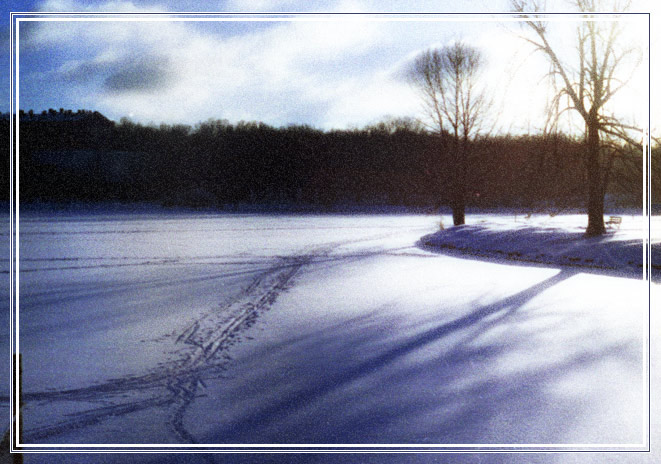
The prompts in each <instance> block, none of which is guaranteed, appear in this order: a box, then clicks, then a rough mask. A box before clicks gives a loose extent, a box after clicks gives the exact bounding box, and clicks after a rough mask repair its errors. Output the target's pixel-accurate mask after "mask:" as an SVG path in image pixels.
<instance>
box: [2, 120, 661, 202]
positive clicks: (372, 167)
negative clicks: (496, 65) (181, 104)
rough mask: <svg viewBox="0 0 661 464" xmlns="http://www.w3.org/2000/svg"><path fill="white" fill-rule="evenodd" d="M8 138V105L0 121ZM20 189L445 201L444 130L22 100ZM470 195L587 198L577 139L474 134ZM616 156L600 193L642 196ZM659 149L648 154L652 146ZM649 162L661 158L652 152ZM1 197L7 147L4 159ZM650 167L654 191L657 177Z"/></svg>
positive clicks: (633, 168)
mask: <svg viewBox="0 0 661 464" xmlns="http://www.w3.org/2000/svg"><path fill="white" fill-rule="evenodd" d="M0 123H1V124H2V125H3V127H2V130H1V131H0V132H1V133H2V137H3V139H4V140H3V141H2V142H3V143H4V144H5V145H4V146H6V147H9V143H10V138H9V136H10V125H9V115H5V117H4V118H3V119H2V120H1V121H0ZM18 135H19V136H20V139H19V140H20V154H19V156H20V164H19V166H20V201H21V203H26V204H29V203H34V202H54V203H67V202H122V203H134V202H148V203H155V204H161V205H164V206H186V207H213V208H224V209H232V208H235V207H240V206H242V205H244V206H245V205H260V206H262V207H264V208H268V209H274V210H278V209H290V210H318V211H333V210H335V209H337V208H341V207H346V206H351V207H366V208H371V207H382V206H401V207H415V208H424V209H426V210H428V211H430V212H431V211H435V210H437V209H438V208H439V207H442V206H445V205H447V204H448V201H449V198H448V190H449V189H448V186H449V185H450V183H451V178H450V175H451V174H450V173H451V172H452V171H453V170H452V166H451V164H450V163H451V157H450V156H449V151H450V150H449V147H450V144H451V143H452V140H451V137H450V136H449V135H445V134H443V135H438V134H433V133H429V132H427V131H425V130H424V129H423V128H422V127H420V126H419V125H418V124H415V123H413V122H412V121H408V120H397V119H390V120H387V121H384V122H381V123H378V124H375V125H372V126H369V127H365V128H361V129H352V130H332V131H321V130H318V129H314V128H311V127H308V126H289V127H281V128H275V127H271V126H268V125H265V124H262V123H257V122H239V123H237V124H230V123H229V122H227V121H219V120H210V121H207V122H204V123H200V124H197V125H196V126H195V127H190V126H184V125H160V126H152V125H148V126H145V125H140V124H136V123H133V122H131V121H129V120H127V119H123V120H122V121H121V122H120V123H115V122H112V121H110V120H108V119H106V118H105V117H104V116H103V115H101V114H100V113H98V112H91V111H78V112H75V113H74V112H72V111H65V110H63V109H61V110H59V111H56V110H50V111H49V112H46V111H44V112H43V113H41V114H35V113H33V112H32V111H30V112H28V113H24V112H21V118H20V134H18ZM472 143H473V146H472V147H471V159H470V160H468V161H469V166H470V170H469V172H468V179H467V205H468V206H473V207H475V206H478V207H515V208H521V210H522V212H527V213H530V212H545V213H547V212H548V213H550V214H554V213H558V212H562V211H563V210H568V209H570V208H577V207H581V206H583V205H584V202H585V197H586V191H585V185H586V182H585V177H586V170H585V167H584V165H583V159H584V157H583V156H582V155H583V151H584V149H585V148H584V144H583V143H582V141H581V140H579V139H573V138H570V137H568V136H565V135H562V134H556V135H547V136H541V135H539V136H491V137H482V138H480V139H477V140H476V141H474V142H472ZM624 153H625V154H621V155H620V156H618V157H617V158H616V159H615V162H614V163H613V166H612V168H611V174H610V176H609V179H610V180H609V183H608V189H607V205H610V206H641V205H642V182H643V177H642V176H643V174H642V166H643V164H642V156H641V154H640V153H638V152H636V151H634V150H628V151H626V150H625V152H624ZM660 154H661V153H660V152H659V150H658V149H656V150H655V151H654V154H653V156H654V158H655V159H658V158H659V156H660ZM654 164H655V166H656V171H658V165H659V163H658V162H657V163H654ZM3 169H4V170H5V173H3V174H4V175H3V179H4V182H5V184H6V185H5V186H4V187H3V189H2V191H3V192H4V193H3V195H4V200H8V199H9V190H10V188H9V177H10V172H9V169H10V166H9V158H6V162H5V163H4V164H3ZM652 178H653V181H654V182H653V184H654V186H653V196H654V197H655V198H658V196H657V195H658V193H659V185H660V184H661V182H660V179H661V176H659V173H658V172H655V173H654V174H653V176H652Z"/></svg>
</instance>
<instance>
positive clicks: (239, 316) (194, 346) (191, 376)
mask: <svg viewBox="0 0 661 464" xmlns="http://www.w3.org/2000/svg"><path fill="white" fill-rule="evenodd" d="M396 233H397V232H396V231H394V232H393V231H389V232H386V233H380V234H376V235H371V234H370V235H369V236H368V237H365V238H360V239H353V240H343V241H337V242H331V243H326V244H324V245H322V246H317V247H312V248H309V249H303V250H301V252H300V253H297V254H294V255H292V256H285V257H277V258H276V259H275V261H274V260H273V258H271V260H270V262H271V263H270V266H268V265H267V261H265V260H263V259H260V260H257V261H255V260H254V258H253V260H252V261H242V260H237V261H229V262H228V261H224V262H223V263H226V264H247V263H253V264H258V265H260V267H259V268H257V272H259V274H258V275H257V276H256V277H255V278H254V279H253V280H252V281H251V283H250V284H249V285H248V286H247V287H245V288H244V289H243V290H242V291H241V292H240V293H239V294H238V295H236V296H235V297H234V298H233V299H232V300H230V301H229V302H227V303H225V304H222V305H219V306H218V307H216V308H214V309H212V310H209V311H207V312H206V313H204V314H202V315H201V316H200V317H199V318H198V319H196V320H195V321H194V322H192V323H191V324H189V325H188V327H186V328H185V329H184V330H183V331H180V332H179V333H176V332H175V333H171V334H169V335H167V336H166V337H165V340H159V341H165V342H166V343H167V342H170V343H172V345H173V352H172V353H173V355H174V356H172V358H173V359H170V360H169V361H168V362H167V363H161V364H160V365H158V366H157V367H156V368H155V369H153V370H151V371H150V372H147V373H145V374H144V375H139V376H130V377H124V378H117V379H111V380H108V381H106V382H104V383H101V384H97V385H91V386H88V387H84V388H77V389H71V390H64V391H43V392H24V393H23V397H22V400H23V403H24V405H27V404H30V405H31V406H32V405H37V407H39V405H52V404H54V403H57V402H68V403H72V402H79V403H81V404H83V403H101V404H102V405H101V406H99V407H96V408H92V409H84V410H82V411H80V412H75V413H69V414H66V415H65V417H66V418H65V419H63V420H60V421H59V422H56V423H52V424H48V425H43V426H39V427H34V428H29V429H26V430H24V432H23V440H24V441H25V442H28V443H29V442H38V441H44V440H47V439H49V438H51V437H54V436H57V435H60V434H63V433H67V432H71V431H72V430H76V429H80V428H84V427H88V426H92V425H95V424H99V423H101V422H104V421H105V420H107V419H110V418H112V417H116V416H123V415H127V414H131V413H135V412H138V411H142V410H146V409H150V408H168V409H169V423H168V424H167V425H168V427H169V428H170V429H171V430H172V432H173V433H174V434H175V436H176V437H177V438H178V439H179V440H180V441H182V442H185V443H191V444H193V443H196V440H195V437H193V436H192V435H191V433H189V432H188V431H187V430H186V428H185V426H184V423H183V419H184V415H185V414H186V411H187V409H188V407H189V405H190V404H191V403H192V402H193V401H194V400H195V398H196V397H197V396H199V395H200V394H201V393H200V391H201V389H204V388H205V383H204V380H205V379H216V378H219V377H222V375H223V372H224V371H225V369H226V363H227V361H228V360H229V359H230V357H229V356H228V355H227V354H226V350H227V349H228V348H229V347H230V346H232V345H233V344H234V343H235V342H236V341H238V340H239V338H240V333H241V331H243V330H245V329H247V328H249V327H250V326H252V325H253V324H254V322H255V321H256V320H257V318H258V317H259V314H260V313H261V312H263V311H266V310H268V309H269V308H270V306H271V305H272V304H273V303H274V302H275V301H276V299H277V298H278V296H279V295H280V294H281V293H282V292H283V291H285V290H287V288H289V287H290V286H291V285H293V280H294V278H295V276H296V274H297V273H298V272H299V271H300V270H301V268H302V267H304V266H306V265H308V264H310V263H311V262H312V261H315V262H327V261H329V260H333V259H336V258H335V257H332V256H329V255H330V254H331V252H332V251H333V250H335V249H336V248H338V247H340V246H344V245H351V244H356V243H360V242H365V241H373V240H378V239H382V238H384V237H388V236H391V235H393V234H396ZM412 248H414V246H409V247H405V249H412ZM391 251H392V250H391ZM397 251H399V250H397ZM380 252H381V253H382V252H383V250H381V251H380ZM370 255H371V253H369V252H367V253H365V252H358V253H346V254H342V255H341V256H342V258H352V257H356V258H361V257H368V256H370ZM416 255H417V256H419V255H418V254H416ZM210 258H212V259H213V258H218V257H216V256H213V257H210ZM114 259H115V260H125V259H131V258H123V257H121V258H114ZM69 260H70V259H68V258H64V259H61V258H57V259H52V260H48V261H69ZM73 260H74V261H75V259H73ZM35 261H43V260H35ZM194 261H195V260H194ZM204 264H215V263H214V262H212V263H208V262H204ZM136 265H137V264H136ZM265 265H267V267H266V269H265V270H264V266H265ZM109 266H110V265H109ZM112 267H116V264H115V265H113V266H112ZM39 270H49V269H39ZM254 272H255V270H248V271H238V273H240V274H244V273H246V274H249V273H254ZM232 275H233V274H232ZM127 397H128V398H131V400H130V401H126V398H127Z"/></svg>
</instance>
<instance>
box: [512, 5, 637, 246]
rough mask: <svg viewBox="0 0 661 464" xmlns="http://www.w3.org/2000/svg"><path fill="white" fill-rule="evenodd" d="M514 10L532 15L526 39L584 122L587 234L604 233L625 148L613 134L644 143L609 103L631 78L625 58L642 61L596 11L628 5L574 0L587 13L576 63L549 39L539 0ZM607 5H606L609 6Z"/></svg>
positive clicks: (615, 24)
mask: <svg viewBox="0 0 661 464" xmlns="http://www.w3.org/2000/svg"><path fill="white" fill-rule="evenodd" d="M511 2H512V7H513V10H514V11H515V12H518V13H519V16H520V17H522V18H526V19H528V21H526V22H525V23H524V24H525V27H527V28H528V29H529V30H531V31H532V32H533V37H532V38H529V37H526V38H525V39H526V40H527V41H528V42H529V43H531V44H532V45H533V46H534V47H535V48H536V49H537V50H538V51H541V52H542V53H543V54H544V55H546V57H547V58H548V59H549V61H550V63H551V66H552V71H551V76H552V77H553V78H555V79H557V81H559V84H560V85H559V91H558V93H557V94H556V95H555V99H556V103H557V102H559V101H560V100H561V99H564V98H568V101H569V105H568V106H567V107H566V108H563V109H562V110H561V112H564V111H565V110H572V111H576V112H578V114H580V116H581V118H582V119H583V121H584V123H585V137H584V139H585V168H586V180H587V191H588V198H587V213H588V226H587V230H586V235H588V236H595V235H601V234H603V233H604V232H605V231H606V229H605V227H604V197H605V194H606V187H607V184H608V181H609V173H610V168H611V166H612V164H613V157H614V156H616V155H617V154H618V153H619V152H620V151H621V150H617V149H613V148H614V147H617V144H616V143H614V140H619V141H620V142H622V143H624V144H629V145H631V144H634V145H637V146H640V142H639V141H637V140H635V137H634V136H632V135H631V131H632V130H637V129H636V128H634V127H632V126H630V125H626V124H624V123H623V122H622V121H620V120H618V119H617V118H616V117H615V116H614V115H613V114H611V113H610V112H609V109H608V104H609V103H610V102H611V100H612V98H613V96H614V95H615V94H616V93H617V92H618V91H619V90H621V89H622V88H623V87H624V86H626V84H627V83H628V82H629V80H630V79H631V77H632V76H633V73H634V72H635V66H632V67H631V69H629V70H626V69H625V63H626V62H627V61H628V60H631V59H633V60H634V61H635V62H639V61H640V55H638V54H637V53H636V50H635V49H634V48H632V47H629V46H623V44H622V43H621V40H620V38H621V33H622V28H621V25H620V23H619V22H618V21H617V20H612V21H607V22H606V21H595V19H596V17H595V15H594V13H595V12H598V11H611V12H613V13H618V12H622V11H623V10H625V9H626V7H627V5H625V4H621V2H618V1H612V2H611V3H610V4H609V5H606V4H605V3H604V2H602V1H600V0H575V1H574V4H575V7H576V9H577V11H578V12H579V13H582V14H583V18H584V21H581V22H580V23H579V25H578V26H577V28H576V37H575V38H576V51H577V53H576V57H575V59H576V61H577V62H576V63H570V62H569V61H568V60H563V58H561V56H559V55H558V53H557V51H558V50H557V47H554V46H553V45H551V41H550V38H549V34H548V30H547V22H546V21H544V19H543V18H542V16H540V14H539V13H540V12H542V11H543V10H544V8H543V5H542V4H540V2H538V1H534V0H530V1H526V0H511ZM607 6H608V10H606V7H607Z"/></svg>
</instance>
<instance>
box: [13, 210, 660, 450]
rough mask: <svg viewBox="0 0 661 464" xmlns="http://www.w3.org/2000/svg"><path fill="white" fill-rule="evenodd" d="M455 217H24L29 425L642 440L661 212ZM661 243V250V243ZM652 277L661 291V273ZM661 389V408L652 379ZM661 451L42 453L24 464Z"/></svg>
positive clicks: (336, 436)
mask: <svg viewBox="0 0 661 464" xmlns="http://www.w3.org/2000/svg"><path fill="white" fill-rule="evenodd" d="M449 222H450V219H449V218H448V217H444V218H443V223H444V224H446V230H444V231H440V232H437V231H438V229H439V218H438V217H433V216H423V215H364V216H360V215H358V216H330V215H327V216H314V215H307V216H268V215H214V214H192V213H187V214H166V215H163V214H151V215H150V214H140V215H127V214H122V213H117V212H116V213H112V214H88V215H75V214H59V215H43V214H39V213H38V212H31V213H30V214H26V215H22V216H21V220H20V270H21V272H20V307H19V317H20V333H19V342H20V350H21V353H22V356H23V369H24V373H23V389H24V398H23V400H24V409H23V416H24V437H23V441H24V442H26V443H28V444H58V443H59V444H64V443H76V444H112V443H114V444H129V443H137V444H147V443H151V444H182V445H184V444H307V445H323V444H344V445H351V444H360V445H365V444H379V445H383V446H385V445H404V446H405V447H408V448H417V447H418V446H427V447H435V446H438V445H445V448H442V449H448V448H449V449H452V448H453V446H454V445H463V446H466V445H468V447H469V448H470V446H471V445H483V446H490V447H493V448H494V449H495V448H502V447H503V446H505V447H506V446H511V445H521V446H524V447H525V446H526V445H534V446H535V447H536V448H537V449H539V448H548V449H560V450H562V449H575V448H580V449H592V448H593V447H595V446H596V447H597V448H598V449H602V450H603V449H606V450H609V451H615V450H622V449H628V450H641V449H645V448H646V446H647V441H648V440H647V417H648V411H649V409H648V405H647V398H648V392H647V390H646V388H647V379H646V370H645V366H646V361H647V334H648V329H649V327H648V323H649V320H650V319H649V311H648V286H647V283H646V282H645V281H643V280H642V268H640V267H639V266H638V261H637V260H638V259H639V261H640V263H641V264H642V254H643V247H642V242H641V241H640V237H642V235H643V233H642V229H643V227H646V224H645V223H644V221H643V220H642V218H640V217H636V216H623V221H622V224H621V226H620V227H619V229H618V228H615V229H613V230H612V233H610V234H609V235H608V236H607V237H606V238H603V239H589V240H587V239H583V238H580V237H579V236H580V228H582V227H584V226H585V224H584V222H585V217H584V216H565V217H555V218H549V217H533V218H530V219H525V218H523V217H522V216H519V217H516V218H515V217H514V216H512V215H473V216H470V217H469V218H468V225H467V226H464V227H461V228H449V227H447V224H449ZM653 224H654V225H655V226H654V232H653V235H654V236H653V242H654V243H655V244H658V242H659V236H658V235H657V234H658V231H659V230H660V229H659V228H658V227H657V225H658V218H656V217H655V218H654V219H653ZM655 249H656V248H655ZM652 261H653V264H655V265H658V264H661V263H659V260H658V255H656V254H654V253H653V257H652ZM651 287H652V297H653V299H654V300H655V301H657V302H658V301H659V299H658V296H659V285H658V284H652V285H651ZM657 317H658V316H657V315H656V313H655V312H654V311H653V312H652V325H653V326H652V329H658V328H659V324H658V321H657ZM657 342H658V339H657V338H654V339H653V345H652V362H653V369H652V376H653V379H652V381H653V383H652V387H653V388H654V387H655V386H656V387H657V388H658V385H659V383H658V382H657V380H661V379H659V378H658V374H657V373H658V369H657V368H656V365H655V364H654V363H656V362H658V355H659V354H661V352H660V350H659V346H658V345H657ZM5 343H6V342H5ZM7 350H8V347H7V345H6V344H5V346H4V347H3V352H5V351H7ZM4 368H5V369H7V368H6V367H4ZM2 406H3V407H6V402H5V403H3V405H2ZM652 408H653V411H657V412H661V408H659V405H658V402H657V401H656V399H655V398H654V397H653V398H652ZM5 410H6V409H5ZM658 418H659V414H653V415H652V427H653V428H652V433H653V434H655V435H653V439H654V438H655V437H656V438H661V437H659V436H658V433H656V432H658V430H659V427H660V426H661V424H660V423H659V419H658ZM657 442H658V440H657ZM426 449H430V448H426ZM431 449H434V448H431ZM658 457H659V456H658V455H656V458H658ZM656 458H655V456H654V454H650V453H640V452H633V453H632V452H630V453H624V454H623V453H597V454H594V453H574V454H565V453H559V454H558V453H543V454H539V453H536V454H447V455H442V456H439V455H437V454H430V455H426V454H400V455H381V454H377V455H364V454H363V455H328V454H325V455H316V454H299V455H260V456H259V459H258V458H257V456H255V455H190V454H187V455H167V456H166V455H161V454H132V455H126V454H114V455H71V454H66V455H54V454H48V455H44V454H30V455H26V462H28V463H29V462H162V461H163V460H166V461H167V462H255V461H257V460H259V461H260V462H261V461H278V462H327V461H333V462H346V461H348V460H352V462H366V461H371V462H384V461H388V460H391V461H394V462H402V461H405V462H426V461H429V462H438V461H439V460H442V461H443V462H446V461H448V462H494V463H501V462H502V463H505V462H553V463H555V462H559V463H560V462H561V463H564V462H646V463H652V462H656Z"/></svg>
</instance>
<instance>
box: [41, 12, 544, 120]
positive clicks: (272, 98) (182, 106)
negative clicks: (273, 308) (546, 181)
mask: <svg viewBox="0 0 661 464" xmlns="http://www.w3.org/2000/svg"><path fill="white" fill-rule="evenodd" d="M249 4H250V5H252V6H253V8H252V9H253V10H262V11H267V10H270V9H272V8H276V6H275V5H276V4H275V2H272V1H271V0H263V1H261V2H259V4H255V3H254V2H250V3H249ZM247 5H248V4H247V3H245V2H241V1H232V2H229V4H228V6H227V9H228V10H231V9H234V10H235V11H240V10H243V11H248V7H247ZM283 5H284V6H283ZM299 5H301V4H300V3H298V2H284V4H283V3H281V2H277V7H278V8H280V9H281V10H282V9H285V8H286V9H289V10H301V8H297V6H299ZM304 5H306V6H307V7H308V8H313V9H314V8H315V6H314V5H316V4H315V3H314V2H312V3H306V4H304ZM310 5H312V6H310ZM332 8H333V9H334V10H336V11H366V10H370V9H372V10H374V3H371V2H369V1H345V2H337V3H333V4H332ZM399 9H401V8H399ZM42 10H51V11H56V10H60V11H62V10H66V11H135V12H149V11H156V10H158V11H164V10H163V8H161V7H160V6H159V5H158V4H156V3H153V4H146V5H145V4H142V3H138V2H137V1H136V2H130V1H113V2H106V3H103V4H96V5H95V6H87V4H86V3H83V2H80V1H74V0H49V1H48V2H46V3H45V4H44V5H43V7H42ZM252 18H253V19H254V18H255V17H252ZM306 18H308V19H311V18H310V17H309V16H308V17H306ZM317 19H318V18H315V20H314V21H285V22H277V23H268V26H267V27H255V28H251V27H248V26H247V24H246V23H214V24H207V25H205V26H204V27H201V26H200V25H199V24H194V23H191V22H174V21H172V22H170V21H167V22H142V21H141V22H122V21H112V22H80V23H73V22H66V23H65V22H57V23H39V25H38V27H37V28H35V30H34V31H31V42H32V44H33V45H34V44H36V45H37V46H40V47H41V48H43V49H55V48H57V49H58V50H59V51H60V53H61V62H60V63H59V65H58V66H57V68H58V69H57V71H58V72H59V73H60V75H66V74H67V73H69V74H71V72H72V70H74V71H75V70H76V69H83V70H84V69H87V70H88V71H89V70H96V71H97V72H99V73H100V74H99V75H100V76H101V77H99V79H98V80H97V82H96V85H97V86H96V87H93V86H92V83H91V81H89V80H88V81H86V80H85V79H81V80H80V81H79V82H77V83H76V82H72V83H71V84H70V87H69V89H70V90H69V92H71V93H72V94H73V93H75V94H76V95H84V101H85V104H86V105H88V107H89V105H92V109H98V110H99V111H101V112H103V113H106V114H108V115H109V116H111V117H114V118H119V117H121V116H124V115H128V114H133V115H134V116H133V117H134V118H135V119H136V120H139V121H142V122H148V121H154V122H157V123H158V122H161V121H165V122H185V123H195V122H197V121H201V120H206V119H207V118H209V117H212V118H227V119H229V120H231V121H237V120H240V119H248V120H260V121H265V122H267V123H270V124H274V125H280V124H287V123H290V122H300V123H310V124H313V125H317V126H321V127H325V128H330V127H345V126H347V125H362V124H366V123H370V122H374V121H375V120H376V119H378V118H379V117H381V116H384V115H386V114H392V115H415V114H416V113H417V114H419V113H420V106H419V100H418V99H417V97H416V96H415V94H414V93H413V92H412V90H411V89H410V88H409V87H408V86H407V84H406V83H405V82H404V81H403V80H402V79H401V78H400V77H399V76H398V71H400V70H401V69H402V68H403V67H405V66H406V64H407V63H408V62H409V60H410V59H412V58H413V56H415V54H416V53H418V52H419V51H421V50H424V49H426V48H429V47H431V46H438V45H442V44H445V43H448V42H449V41H451V40H453V39H462V40H464V41H466V42H467V43H470V44H471V45H473V46H476V47H478V48H480V49H482V50H484V52H485V54H486V56H487V58H488V65H487V69H486V72H485V79H486V80H487V81H488V83H489V85H490V89H491V93H492V94H493V95H494V97H495V98H496V100H497V101H496V104H495V105H494V108H495V109H496V110H497V111H499V119H500V120H501V122H503V124H502V126H503V128H504V129H508V127H509V125H510V124H512V125H513V126H514V127H516V128H518V129H524V130H525V126H526V125H527V123H528V121H531V122H532V124H533V128H536V127H539V126H540V125H541V124H542V123H541V122H540V119H539V115H540V113H541V111H542V110H543V104H544V102H545V100H546V92H547V91H546V87H545V84H544V83H543V82H542V83H539V82H540V77H541V76H542V75H543V74H544V73H545V72H546V71H547V70H548V65H547V63H545V61H544V59H543V57H541V56H539V55H534V56H528V49H527V48H525V46H524V44H523V42H522V41H521V39H519V38H517V37H516V36H515V34H509V33H507V32H506V31H504V30H503V29H504V28H503V27H502V25H500V26H499V25H498V24H496V23H493V22H491V23H474V22H471V23H458V22H452V21H450V22H426V23H412V22H369V21H363V20H361V19H360V17H355V16H334V17H325V18H324V19H326V20H325V21H319V20H317ZM328 19H331V20H328ZM336 19H342V20H339V21H338V20H336ZM261 26H264V24H262V25H261ZM214 29H217V30H214ZM510 29H516V28H515V27H514V26H513V27H511V28H510ZM230 30H231V33H230V32H229V31H230ZM145 59H147V62H149V59H151V60H152V62H156V63H159V64H162V63H167V65H168V67H169V69H168V79H166V80H161V81H158V82H160V84H161V85H163V86H165V87H163V88H162V89H160V90H158V89H156V90H154V89H151V88H150V89H149V90H150V91H145V88H146V86H141V85H135V86H131V85H126V86H123V87H121V86H120V88H121V90H122V91H119V92H118V91H115V92H108V91H107V89H104V87H103V85H102V84H103V80H104V79H107V78H108V75H110V74H111V73H112V72H114V71H116V69H115V68H116V67H118V66H125V67H126V66H127V63H128V64H129V65H131V66H133V67H132V68H130V70H133V71H135V70H136V69H138V65H139V64H140V62H141V61H144V60H145ZM85 66H87V68H86V67H85ZM152 68H154V67H153V66H152ZM155 69H156V70H158V69H159V68H158V66H156V67H155ZM104 73H105V74H104ZM115 75H116V74H115ZM121 75H122V74H121V73H120V76H121ZM156 77H158V76H156ZM99 81H100V83H99ZM538 83H539V85H538ZM86 86H87V87H86ZM63 88H64V90H63V91H66V87H63Z"/></svg>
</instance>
